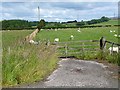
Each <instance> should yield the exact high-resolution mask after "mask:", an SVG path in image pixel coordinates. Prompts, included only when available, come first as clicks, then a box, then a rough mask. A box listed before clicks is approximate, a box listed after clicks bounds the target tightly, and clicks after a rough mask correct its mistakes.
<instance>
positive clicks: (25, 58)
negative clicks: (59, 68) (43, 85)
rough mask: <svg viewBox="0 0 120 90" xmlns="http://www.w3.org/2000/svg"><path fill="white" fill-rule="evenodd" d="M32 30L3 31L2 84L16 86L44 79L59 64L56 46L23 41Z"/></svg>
mask: <svg viewBox="0 0 120 90" xmlns="http://www.w3.org/2000/svg"><path fill="white" fill-rule="evenodd" d="M31 32H32V31H7V32H6V31H5V32H3V33H2V41H3V56H2V85H3V87H8V86H14V85H18V84H22V83H31V82H34V81H38V80H43V79H44V78H45V77H46V76H47V75H48V74H49V73H50V72H52V71H53V70H54V69H55V68H56V65H57V62H58V58H57V55H56V53H55V48H54V47H53V46H49V47H47V48H46V46H45V45H44V44H41V45H30V44H27V43H23V40H24V38H25V36H26V35H28V34H29V33H31Z"/></svg>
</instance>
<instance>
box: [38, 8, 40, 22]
mask: <svg viewBox="0 0 120 90" xmlns="http://www.w3.org/2000/svg"><path fill="white" fill-rule="evenodd" d="M38 21H40V8H39V6H38Z"/></svg>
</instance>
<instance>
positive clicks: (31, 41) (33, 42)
mask: <svg viewBox="0 0 120 90" xmlns="http://www.w3.org/2000/svg"><path fill="white" fill-rule="evenodd" d="M29 43H30V44H35V45H38V44H39V42H36V41H34V40H30V41H29Z"/></svg>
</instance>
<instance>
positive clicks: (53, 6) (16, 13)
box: [0, 2, 118, 21]
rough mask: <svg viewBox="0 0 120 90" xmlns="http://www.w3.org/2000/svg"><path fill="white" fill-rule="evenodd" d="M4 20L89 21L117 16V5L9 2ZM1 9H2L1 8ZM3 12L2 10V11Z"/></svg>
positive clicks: (5, 6) (4, 10) (5, 9)
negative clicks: (39, 18)
mask: <svg viewBox="0 0 120 90" xmlns="http://www.w3.org/2000/svg"><path fill="white" fill-rule="evenodd" d="M2 4H3V5H2V11H3V12H2V13H3V19H18V18H19V19H25V20H32V21H35V20H38V6H39V7H40V17H41V18H42V19H45V20H47V21H68V20H75V19H79V20H88V19H92V18H99V17H102V16H103V15H106V16H112V15H113V13H114V12H115V13H116V14H117V12H118V11H117V3H113V2H112V3H110V2H108V3H96V2H94V3H92V2H91V3H90V2H86V3H83V2H79V3H70V2H66V3H48V2H47V3H36V2H34V3H33V2H24V3H22V2H19V3H18V2H9V3H8V2H7V3H2ZM0 9H1V8H0ZM0 11H1V10H0Z"/></svg>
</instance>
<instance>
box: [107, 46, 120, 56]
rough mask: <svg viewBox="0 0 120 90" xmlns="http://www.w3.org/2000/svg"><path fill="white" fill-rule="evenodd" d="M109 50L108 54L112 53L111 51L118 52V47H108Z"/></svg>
mask: <svg viewBox="0 0 120 90" xmlns="http://www.w3.org/2000/svg"><path fill="white" fill-rule="evenodd" d="M109 52H110V54H112V52H117V53H118V52H119V47H110V48H109Z"/></svg>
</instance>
